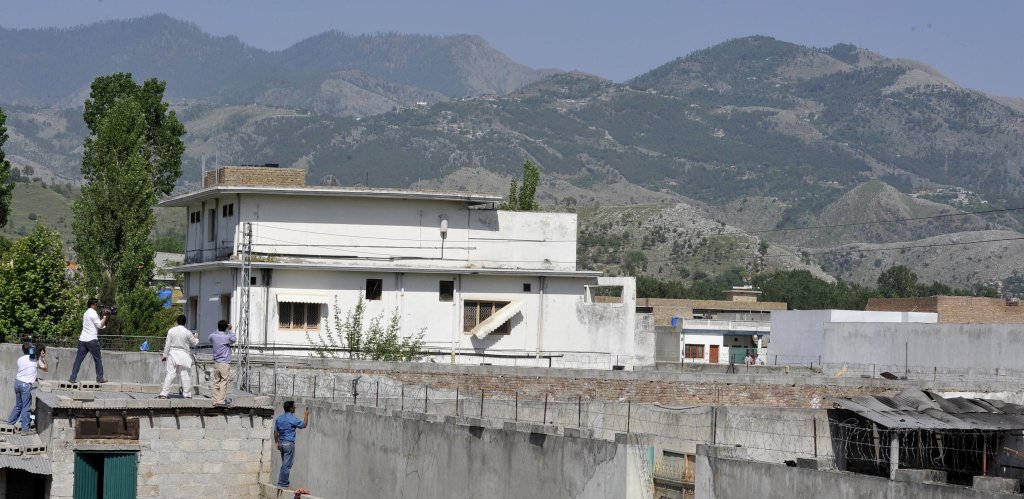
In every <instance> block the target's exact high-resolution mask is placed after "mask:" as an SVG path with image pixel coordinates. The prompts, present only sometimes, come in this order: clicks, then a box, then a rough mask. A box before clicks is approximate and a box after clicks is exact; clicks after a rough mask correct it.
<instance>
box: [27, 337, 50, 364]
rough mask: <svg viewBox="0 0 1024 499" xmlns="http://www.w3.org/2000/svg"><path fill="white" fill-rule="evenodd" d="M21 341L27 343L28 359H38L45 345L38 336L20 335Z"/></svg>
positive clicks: (44, 349)
mask: <svg viewBox="0 0 1024 499" xmlns="http://www.w3.org/2000/svg"><path fill="white" fill-rule="evenodd" d="M21 343H22V344H23V345H28V358H29V360H39V355H40V354H41V353H42V352H45V351H46V345H45V344H44V343H43V341H42V340H41V339H39V338H36V337H34V336H32V335H27V336H22V337H21Z"/></svg>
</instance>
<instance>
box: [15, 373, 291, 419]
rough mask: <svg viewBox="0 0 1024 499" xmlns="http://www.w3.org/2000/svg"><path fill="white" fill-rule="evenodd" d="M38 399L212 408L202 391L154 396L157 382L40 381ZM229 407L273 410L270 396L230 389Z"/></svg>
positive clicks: (116, 406) (63, 405)
mask: <svg viewBox="0 0 1024 499" xmlns="http://www.w3.org/2000/svg"><path fill="white" fill-rule="evenodd" d="M33 394H34V395H35V396H36V400H37V401H38V402H39V403H42V404H45V405H46V406H48V407H50V408H53V409H94V410H128V409H214V406H213V399H211V398H209V397H208V396H206V395H203V394H196V395H194V396H193V397H192V398H184V397H181V396H180V395H178V393H177V391H174V392H172V394H171V396H170V397H169V398H166V399H160V398H157V395H159V394H160V385H144V384H139V383H103V384H97V383H83V382H79V383H69V382H66V381H43V380H40V381H39V388H37V389H35V390H33ZM228 398H230V399H231V406H230V408H234V409H260V410H269V411H273V406H272V405H271V402H272V400H271V398H270V397H267V396H255V395H252V394H249V393H246V392H242V391H238V390H232V391H231V392H230V393H229V394H228Z"/></svg>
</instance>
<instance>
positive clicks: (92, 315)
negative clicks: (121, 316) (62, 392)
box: [68, 298, 110, 383]
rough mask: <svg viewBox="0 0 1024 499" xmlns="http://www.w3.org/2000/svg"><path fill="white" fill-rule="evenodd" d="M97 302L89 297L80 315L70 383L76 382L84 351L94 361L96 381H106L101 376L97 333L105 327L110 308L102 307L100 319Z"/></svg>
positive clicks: (101, 367) (101, 363) (100, 358)
mask: <svg viewBox="0 0 1024 499" xmlns="http://www.w3.org/2000/svg"><path fill="white" fill-rule="evenodd" d="M99 303H100V302H99V300H97V299H96V298H89V308H88V309H86V311H85V315H83V316H82V334H81V335H79V336H78V354H77V355H75V365H74V366H73V367H72V368H71V379H69V380H68V381H70V382H72V383H77V382H78V369H80V368H81V367H82V361H83V360H85V354H86V353H89V354H92V360H93V361H94V362H95V363H96V382H97V383H106V382H107V379H106V378H104V377H103V357H102V356H101V353H100V339H99V334H100V330H101V329H103V328H105V327H107V319H110V310H109V309H107V308H104V309H103V318H102V319H100V314H99V312H97V311H96V310H97V309H98V308H99Z"/></svg>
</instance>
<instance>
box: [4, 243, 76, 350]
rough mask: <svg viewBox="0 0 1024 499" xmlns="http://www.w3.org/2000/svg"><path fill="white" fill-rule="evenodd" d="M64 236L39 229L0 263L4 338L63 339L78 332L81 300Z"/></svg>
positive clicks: (11, 339)
mask: <svg viewBox="0 0 1024 499" xmlns="http://www.w3.org/2000/svg"><path fill="white" fill-rule="evenodd" d="M66 269H67V266H66V261H65V260H64V244H63V243H62V242H61V239H60V234H59V233H58V232H56V231H53V230H50V229H47V228H46V227H44V226H42V225H36V226H35V229H34V230H33V231H32V232H31V233H30V234H29V235H27V236H25V237H23V238H21V239H19V240H18V241H16V242H15V243H14V245H13V246H12V247H11V248H10V250H9V251H8V252H7V254H6V255H5V256H4V258H3V261H2V263H0V338H2V340H3V341H17V340H18V338H19V337H20V336H22V335H25V334H33V335H38V336H41V337H45V338H56V337H63V336H67V335H69V334H71V333H72V332H73V331H74V330H75V327H74V326H75V323H76V311H77V310H78V308H77V307H76V306H75V294H74V292H73V289H72V286H71V284H70V283H69V281H68V279H67V278H66Z"/></svg>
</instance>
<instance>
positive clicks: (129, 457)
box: [74, 452, 138, 499]
mask: <svg viewBox="0 0 1024 499" xmlns="http://www.w3.org/2000/svg"><path fill="white" fill-rule="evenodd" d="M137 463H138V459H137V457H136V454H135V453H131V452H128V453H124V452H119V453H110V454H105V453H99V452H78V453H75V491H74V499H135V492H136V491H135V488H136V481H137V476H138V468H137Z"/></svg>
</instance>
